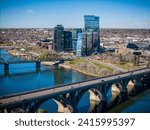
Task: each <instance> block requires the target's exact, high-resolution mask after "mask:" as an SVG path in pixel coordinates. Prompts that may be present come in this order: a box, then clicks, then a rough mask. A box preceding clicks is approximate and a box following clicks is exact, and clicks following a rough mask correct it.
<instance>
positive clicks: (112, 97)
mask: <svg viewBox="0 0 150 130" xmlns="http://www.w3.org/2000/svg"><path fill="white" fill-rule="evenodd" d="M148 87H150V68H144V69H139V70H134V71H129V72H124V73H121V74H116V75H110V76H106V77H102V78H95V79H91V80H87V81H82V82H77V83H71V84H64V85H60V86H54V87H49V88H46V89H40V90H35V91H29V92H24V93H18V94H13V95H9V96H4V97H0V110H1V111H4V110H5V109H8V110H9V109H12V108H13V107H17V106H21V107H23V108H24V109H26V108H27V106H28V110H27V109H26V111H27V112H34V111H35V108H37V107H38V106H39V105H40V104H41V103H42V102H44V101H46V100H49V99H53V100H54V101H55V102H57V104H59V107H60V108H59V112H77V105H78V103H79V101H80V100H81V98H82V97H83V96H84V94H85V93H87V92H88V93H89V101H90V107H89V110H88V112H101V111H106V110H107V109H109V108H111V107H112V106H114V105H117V104H119V103H121V102H122V101H125V100H127V99H128V97H129V96H131V95H135V94H137V93H139V92H141V91H143V90H145V89H147V88H148ZM33 102H34V105H31V106H30V107H29V104H33Z"/></svg>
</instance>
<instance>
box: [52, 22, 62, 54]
mask: <svg viewBox="0 0 150 130" xmlns="http://www.w3.org/2000/svg"><path fill="white" fill-rule="evenodd" d="M54 50H55V51H57V52H61V51H64V27H63V26H62V25H57V26H56V27H55V28H54Z"/></svg>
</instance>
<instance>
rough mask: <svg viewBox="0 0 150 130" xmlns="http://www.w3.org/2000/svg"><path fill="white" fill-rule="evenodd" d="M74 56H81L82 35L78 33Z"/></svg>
mask: <svg viewBox="0 0 150 130" xmlns="http://www.w3.org/2000/svg"><path fill="white" fill-rule="evenodd" d="M76 56H82V33H78V39H77V46H76Z"/></svg>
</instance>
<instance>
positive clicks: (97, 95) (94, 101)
mask: <svg viewBox="0 0 150 130" xmlns="http://www.w3.org/2000/svg"><path fill="white" fill-rule="evenodd" d="M88 92H89V93H90V96H89V100H90V107H89V110H88V112H93V111H96V112H100V111H101V110H102V105H103V104H102V100H103V96H102V93H101V91H99V90H98V89H95V88H92V89H89V90H88Z"/></svg>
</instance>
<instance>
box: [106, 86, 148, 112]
mask: <svg viewBox="0 0 150 130" xmlns="http://www.w3.org/2000/svg"><path fill="white" fill-rule="evenodd" d="M148 94H150V88H149V89H147V90H145V91H143V92H142V93H139V94H138V95H136V96H134V97H131V98H129V99H128V100H127V101H125V102H123V103H121V104H120V105H118V106H116V107H114V108H112V109H110V110H109V111H107V112H108V113H121V112H129V111H124V110H126V109H127V108H129V107H132V105H134V103H137V102H140V100H142V98H144V97H145V96H146V95H148ZM140 107H143V106H140ZM149 109H150V108H149ZM143 112H144V111H143Z"/></svg>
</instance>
